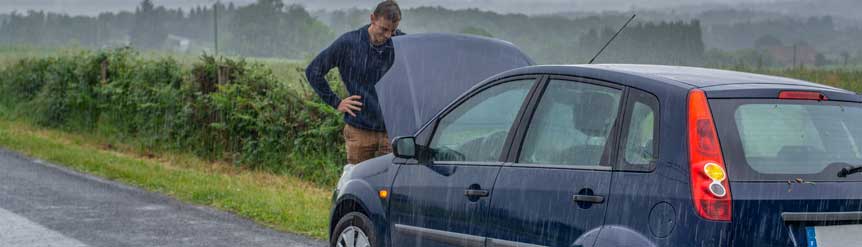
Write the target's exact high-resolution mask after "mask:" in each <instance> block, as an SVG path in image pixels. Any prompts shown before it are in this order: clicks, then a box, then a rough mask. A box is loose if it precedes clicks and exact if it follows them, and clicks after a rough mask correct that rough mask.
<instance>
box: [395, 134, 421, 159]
mask: <svg viewBox="0 0 862 247" xmlns="http://www.w3.org/2000/svg"><path fill="white" fill-rule="evenodd" d="M392 154H394V155H395V157H398V158H402V159H415V158H416V138H414V137H412V136H399V137H396V138H395V140H394V141H392Z"/></svg>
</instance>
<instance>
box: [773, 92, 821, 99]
mask: <svg viewBox="0 0 862 247" xmlns="http://www.w3.org/2000/svg"><path fill="white" fill-rule="evenodd" d="M778 98H779V99H799V100H829V98H826V95H823V94H822V93H818V92H811V91H781V92H780V93H778Z"/></svg>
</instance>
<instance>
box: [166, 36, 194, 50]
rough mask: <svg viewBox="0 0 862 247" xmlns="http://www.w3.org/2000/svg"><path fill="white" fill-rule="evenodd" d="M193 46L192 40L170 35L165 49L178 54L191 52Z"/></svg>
mask: <svg viewBox="0 0 862 247" xmlns="http://www.w3.org/2000/svg"><path fill="white" fill-rule="evenodd" d="M191 45H192V40H191V39H190V38H186V37H183V36H179V35H173V34H168V38H167V39H166V40H165V48H167V49H169V50H171V51H173V52H177V53H187V52H189V49H190V48H191Z"/></svg>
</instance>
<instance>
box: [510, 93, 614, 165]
mask: <svg viewBox="0 0 862 247" xmlns="http://www.w3.org/2000/svg"><path fill="white" fill-rule="evenodd" d="M621 95H622V91H621V90H619V89H614V88H609V87H604V86H598V85H594V84H588V83H580V82H574V81H566V80H551V81H550V82H549V84H548V86H547V89H546V90H545V93H544V95H543V96H542V98H541V99H540V100H539V105H538V107H537V108H536V111H535V114H534V115H533V118H532V121H530V126H529V128H528V129H527V135H526V137H525V138H524V143H523V144H522V150H521V153H520V158H519V163H529V164H552V165H575V166H598V165H600V162H601V160H602V156H603V154H604V152H605V147H606V146H607V145H606V144H607V142H608V139H609V137H610V133H611V129H613V126H614V123H615V122H616V119H617V115H618V111H619V104H620V96H621Z"/></svg>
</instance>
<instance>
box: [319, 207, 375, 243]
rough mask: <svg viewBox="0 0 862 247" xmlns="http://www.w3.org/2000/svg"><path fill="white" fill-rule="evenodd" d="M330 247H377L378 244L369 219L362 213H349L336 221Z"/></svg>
mask: <svg viewBox="0 0 862 247" xmlns="http://www.w3.org/2000/svg"><path fill="white" fill-rule="evenodd" d="M329 246H330V247H378V246H380V242H379V241H378V240H377V234H376V232H375V231H374V226H373V225H372V224H371V219H368V217H367V216H365V215H364V214H362V213H359V212H351V213H348V214H345V215H344V216H342V217H341V219H340V220H338V224H336V225H335V230H334V231H332V237H331V239H330V241H329Z"/></svg>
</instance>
